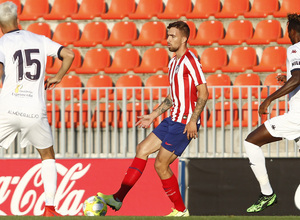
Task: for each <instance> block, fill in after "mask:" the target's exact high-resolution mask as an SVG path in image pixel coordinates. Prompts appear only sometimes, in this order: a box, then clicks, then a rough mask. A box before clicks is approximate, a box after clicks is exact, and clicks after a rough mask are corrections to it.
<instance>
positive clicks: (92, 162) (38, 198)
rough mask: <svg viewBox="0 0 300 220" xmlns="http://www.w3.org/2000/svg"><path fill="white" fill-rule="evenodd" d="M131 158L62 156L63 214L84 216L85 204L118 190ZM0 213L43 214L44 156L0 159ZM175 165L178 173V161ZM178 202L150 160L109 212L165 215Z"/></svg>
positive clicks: (60, 190)
mask: <svg viewBox="0 0 300 220" xmlns="http://www.w3.org/2000/svg"><path fill="white" fill-rule="evenodd" d="M131 162H132V159H57V160H56V164H57V177H58V183H57V193H56V197H55V203H56V208H57V210H58V212H60V213H61V214H63V215H83V211H82V203H83V202H84V200H85V199H87V198H88V197H90V196H92V195H96V193H97V192H99V191H100V192H102V193H104V194H113V193H115V192H116V191H117V190H118V189H119V186H120V184H121V181H122V179H123V177H124V175H125V172H126V171H127V169H128V167H129V166H130V164H131ZM0 167H1V170H0V215H42V214H43V210H44V188H43V183H42V179H41V160H38V159H7V160H5V159H3V160H0ZM171 168H172V170H173V172H174V174H175V175H176V176H178V175H177V174H178V160H176V161H174V163H173V164H172V165H171ZM171 207H173V204H172V203H171V202H170V200H169V198H168V197H167V196H166V194H165V192H164V190H163V189H162V184H161V181H160V179H159V177H158V176H157V174H156V172H155V170H154V159H149V160H148V163H147V166H146V168H145V171H144V173H143V175H142V176H141V178H140V180H139V181H138V182H137V184H136V185H135V186H134V187H133V188H132V189H131V191H130V192H129V193H128V195H127V197H126V198H125V200H124V203H123V206H122V208H121V209H120V210H119V211H118V212H115V211H113V210H112V209H110V208H108V213H107V215H122V216H126V215H132V216H161V215H166V214H168V213H170V212H171Z"/></svg>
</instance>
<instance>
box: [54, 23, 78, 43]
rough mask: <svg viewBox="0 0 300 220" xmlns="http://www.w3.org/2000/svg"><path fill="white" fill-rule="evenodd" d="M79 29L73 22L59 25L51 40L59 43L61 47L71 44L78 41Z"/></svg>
mask: <svg viewBox="0 0 300 220" xmlns="http://www.w3.org/2000/svg"><path fill="white" fill-rule="evenodd" d="M79 35H80V33H79V28H78V24H77V23H75V22H63V23H59V24H58V25H57V26H56V28H55V31H54V33H53V37H52V40H53V41H55V42H57V43H60V44H61V45H63V46H68V45H69V44H73V43H74V42H75V41H78V40H79Z"/></svg>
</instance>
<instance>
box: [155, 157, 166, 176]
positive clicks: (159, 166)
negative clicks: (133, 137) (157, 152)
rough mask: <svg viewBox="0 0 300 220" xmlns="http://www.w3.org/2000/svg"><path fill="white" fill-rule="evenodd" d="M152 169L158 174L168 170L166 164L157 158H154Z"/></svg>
mask: <svg viewBox="0 0 300 220" xmlns="http://www.w3.org/2000/svg"><path fill="white" fill-rule="evenodd" d="M154 169H155V171H156V172H157V173H158V174H160V175H163V174H164V173H166V172H168V166H165V165H164V163H162V162H161V161H159V160H157V159H156V160H155V163H154Z"/></svg>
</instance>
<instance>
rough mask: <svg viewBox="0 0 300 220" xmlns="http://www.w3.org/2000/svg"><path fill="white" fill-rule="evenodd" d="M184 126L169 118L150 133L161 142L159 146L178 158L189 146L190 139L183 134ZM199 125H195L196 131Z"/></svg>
mask: <svg viewBox="0 0 300 220" xmlns="http://www.w3.org/2000/svg"><path fill="white" fill-rule="evenodd" d="M185 126H186V125H185V124H182V123H180V122H175V121H172V119H171V117H168V118H165V119H164V120H163V121H162V122H161V123H160V124H159V125H158V126H157V127H156V128H155V129H154V130H153V131H152V132H153V133H154V134H155V135H156V136H157V137H158V138H159V139H160V140H161V141H162V143H161V146H163V148H165V149H167V150H168V151H170V152H174V154H176V155H177V156H180V155H181V154H182V153H183V151H184V150H185V148H186V147H187V146H188V145H189V143H190V141H191V139H190V140H189V139H188V138H187V134H186V133H185V134H183V131H184V128H185ZM199 127H200V125H197V130H198V129H199Z"/></svg>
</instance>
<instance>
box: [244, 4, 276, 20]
mask: <svg viewBox="0 0 300 220" xmlns="http://www.w3.org/2000/svg"><path fill="white" fill-rule="evenodd" d="M278 9H279V3H278V0H268V1H265V0H254V1H253V4H252V7H251V10H250V11H249V12H245V13H244V17H245V18H265V17H267V16H268V15H272V14H273V13H274V12H276V11H278Z"/></svg>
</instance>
